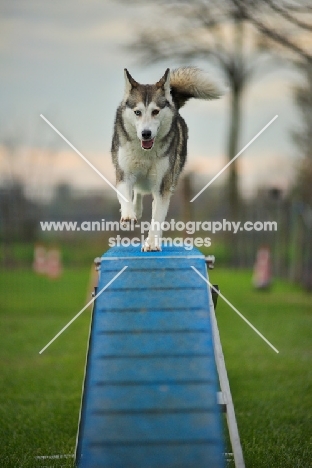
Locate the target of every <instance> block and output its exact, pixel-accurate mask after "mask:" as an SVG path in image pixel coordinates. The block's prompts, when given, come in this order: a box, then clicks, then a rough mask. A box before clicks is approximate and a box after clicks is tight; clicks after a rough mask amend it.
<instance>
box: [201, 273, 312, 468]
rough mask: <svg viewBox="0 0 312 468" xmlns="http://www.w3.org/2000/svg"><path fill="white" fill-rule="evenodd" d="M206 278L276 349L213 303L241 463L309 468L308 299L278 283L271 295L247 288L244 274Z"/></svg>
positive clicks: (311, 324) (311, 329) (311, 328)
mask: <svg viewBox="0 0 312 468" xmlns="http://www.w3.org/2000/svg"><path fill="white" fill-rule="evenodd" d="M210 280H211V282H213V283H214V284H219V286H220V290H221V292H222V294H223V295H224V296H225V297H226V298H227V299H228V300H229V301H230V302H232V304H234V305H235V306H236V308H237V309H238V310H239V311H240V312H241V313H242V314H243V315H245V317H246V318H248V319H249V321H250V322H251V323H252V324H253V325H254V326H255V327H256V328H257V329H258V330H259V331H260V332H261V333H262V334H263V335H264V336H265V337H266V338H267V339H268V340H269V341H270V342H271V343H272V344H273V345H274V346H275V347H276V348H277V349H278V350H279V354H276V353H275V352H274V351H273V350H271V348H270V347H268V345H267V344H266V343H265V342H264V341H262V339H261V338H260V337H258V335H256V334H255V333H254V331H253V330H251V329H250V328H249V327H248V325H247V324H245V322H243V321H242V320H241V318H239V317H238V316H237V315H236V314H235V312H234V311H233V310H232V309H231V308H229V306H228V305H227V304H225V303H224V302H223V301H222V299H221V298H219V300H218V306H217V320H218V324H219V329H220V334H221V341H222V345H223V351H224V354H225V360H226V365H227V371H228V375H229V380H230V386H231V391H232V396H233V400H234V405H235V411H236V416H237V421H238V426H239V431H240V436H241V441H242V446H243V452H244V457H245V461H246V466H247V467H248V468H297V467H298V468H299V467H300V468H309V467H311V466H312V414H311V407H312V365H311V362H312V359H311V358H312V346H311V343H312V307H311V303H312V301H311V296H309V295H308V294H306V293H303V292H302V291H301V290H300V289H299V288H298V287H296V286H293V285H290V284H287V283H286V282H282V281H276V282H275V283H274V285H273V287H272V290H271V291H267V292H265V291H254V290H253V289H252V288H251V274H250V273H249V272H236V271H234V270H232V271H231V270H219V271H218V270H215V271H213V272H211V273H210ZM233 466H234V465H233Z"/></svg>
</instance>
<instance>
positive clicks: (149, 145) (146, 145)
mask: <svg viewBox="0 0 312 468" xmlns="http://www.w3.org/2000/svg"><path fill="white" fill-rule="evenodd" d="M153 145H154V138H152V139H151V140H141V146H142V148H143V149H145V150H149V149H151V148H152V147H153Z"/></svg>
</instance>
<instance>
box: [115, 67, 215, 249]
mask: <svg viewBox="0 0 312 468" xmlns="http://www.w3.org/2000/svg"><path fill="white" fill-rule="evenodd" d="M222 94H223V93H222V89H221V87H219V86H217V85H216V84H215V83H213V82H212V81H211V79H210V78H209V76H208V75H207V74H206V73H204V72H203V71H201V70H200V69H198V68H195V67H185V68H178V69H176V70H173V71H171V72H170V70H169V68H168V69H167V70H166V72H165V74H164V76H163V77H162V78H161V79H160V80H159V81H158V82H157V83H156V84H153V85H142V84H140V83H137V82H136V81H135V80H134V79H133V78H132V76H131V75H130V73H129V72H128V70H125V94H124V98H123V101H122V103H121V104H120V106H119V107H118V109H117V113H116V119H115V127H114V136H113V142H112V158H113V163H114V166H115V168H116V187H117V190H118V191H119V194H118V199H119V202H120V205H121V210H120V211H121V223H122V224H125V223H128V222H130V221H131V220H138V219H140V218H141V216H142V197H143V195H144V194H147V193H151V194H152V196H153V205H152V220H153V221H154V223H153V222H152V223H151V229H150V231H149V234H148V237H147V239H146V240H145V243H144V245H143V247H142V250H143V251H145V252H147V251H155V250H161V235H162V233H161V229H159V226H161V224H162V223H163V222H164V220H165V217H166V214H167V211H168V207H169V201H170V197H171V195H172V193H173V192H174V190H175V187H176V185H177V181H178V177H179V175H180V173H181V171H182V169H183V166H184V164H185V160H186V152H187V147H186V146H187V133H188V132H187V126H186V123H185V121H184V120H183V118H182V117H181V115H180V114H179V109H180V107H182V106H183V105H184V104H185V102H186V101H187V100H188V99H190V98H197V99H217V98H219V97H220V96H221V95H222ZM120 194H121V195H123V197H122V196H121V195H120ZM125 199H127V200H128V202H126V201H125Z"/></svg>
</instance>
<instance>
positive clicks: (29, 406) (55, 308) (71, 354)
mask: <svg viewBox="0 0 312 468" xmlns="http://www.w3.org/2000/svg"><path fill="white" fill-rule="evenodd" d="M89 273H90V271H89V268H85V269H84V268H80V269H79V270H73V269H67V270H66V269H65V272H64V274H63V276H62V278H61V279H59V280H56V281H49V280H48V279H46V278H42V277H38V276H35V275H34V274H33V273H31V272H30V271H26V270H17V271H7V272H4V271H2V272H1V273H0V311H1V330H2V333H1V342H0V353H1V354H0V360H1V364H2V370H1V378H0V386H1V405H0V421H1V428H0V431H1V432H0V440H1V448H0V466H1V467H3V468H19V467H30V468H37V467H55V468H60V467H70V466H72V460H71V459H63V460H54V461H51V460H37V459H35V457H36V456H42V455H54V454H71V453H73V451H74V447H75V437H76V432H77V422H78V413H79V405H80V394H81V384H82V378H83V368H84V360H85V352H86V343H87V336H88V327H89V319H90V312H89V311H86V312H84V314H83V315H82V316H81V317H80V318H79V319H77V321H76V322H75V323H74V324H72V325H71V327H70V328H69V329H68V330H67V331H66V332H64V334H63V335H62V336H60V337H59V338H58V339H57V341H55V342H54V343H53V344H52V345H51V346H50V347H49V348H48V349H47V350H46V351H45V352H44V353H43V354H42V355H39V354H38V353H39V351H40V350H41V349H42V347H43V346H44V345H45V344H46V343H47V342H48V341H49V340H50V339H51V338H53V336H54V335H55V334H56V333H57V332H58V331H59V330H60V329H61V328H62V327H63V326H64V325H65V324H66V323H67V322H68V321H69V320H70V319H71V318H72V317H73V316H74V315H75V314H76V313H77V312H78V311H79V310H80V309H81V308H82V306H83V305H84V304H85V302H86V298H87V285H88V281H89ZM250 276H251V275H250V272H241V271H238V272H237V271H231V270H226V269H219V270H218V269H216V270H214V271H213V272H211V273H210V279H211V281H212V282H213V283H214V284H219V286H220V288H221V291H222V293H223V294H224V295H225V296H226V297H227V298H228V299H229V300H230V301H231V302H232V303H233V304H235V306H236V307H237V308H238V309H239V310H240V311H241V313H243V314H244V315H245V316H246V317H247V318H248V319H249V320H250V321H251V322H252V323H253V324H254V326H256V327H257V328H258V329H259V330H260V331H261V332H262V333H263V334H264V335H265V336H266V337H267V338H268V339H269V340H270V341H271V342H272V343H273V345H274V346H275V347H276V348H277V349H278V350H279V351H280V353H279V354H276V353H274V352H273V351H272V350H271V349H270V348H269V347H268V346H267V344H266V343H264V342H263V341H262V340H261V339H260V338H259V337H258V336H257V335H256V334H255V333H254V332H253V331H252V330H251V329H250V328H249V327H248V326H247V325H246V324H245V323H244V322H243V321H242V320H241V319H240V318H239V317H238V316H237V315H236V314H235V313H234V312H233V311H232V310H231V309H230V308H229V307H228V306H227V305H226V304H225V303H223V302H222V299H221V298H219V301H218V307H217V319H218V323H219V328H220V332H221V339H222V344H223V349H224V353H225V358H226V365H227V370H228V374H229V379H230V385H231V389H232V394H233V399H234V404H235V410H236V415H237V420H238V425H239V430H240V435H241V440H242V445H243V451H244V456H245V461H246V466H247V468H309V467H311V466H312V413H311V408H312V365H311V363H312V359H311V358H312V306H311V304H312V300H311V299H312V298H311V296H310V295H308V294H306V293H304V292H302V291H301V290H300V289H299V288H297V287H296V286H293V285H289V284H287V283H285V282H281V281H277V282H276V283H275V284H274V287H273V288H272V291H270V292H256V291H253V290H252V288H251V281H250ZM232 466H233V465H232ZM159 468H161V467H159ZM194 468H196V467H194Z"/></svg>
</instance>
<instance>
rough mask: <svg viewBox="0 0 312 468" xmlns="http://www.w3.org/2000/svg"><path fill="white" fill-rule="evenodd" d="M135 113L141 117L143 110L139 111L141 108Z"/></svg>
mask: <svg viewBox="0 0 312 468" xmlns="http://www.w3.org/2000/svg"><path fill="white" fill-rule="evenodd" d="M134 113H135V115H137V116H138V117H139V116H140V115H142V112H141V111H139V110H135V111H134Z"/></svg>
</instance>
